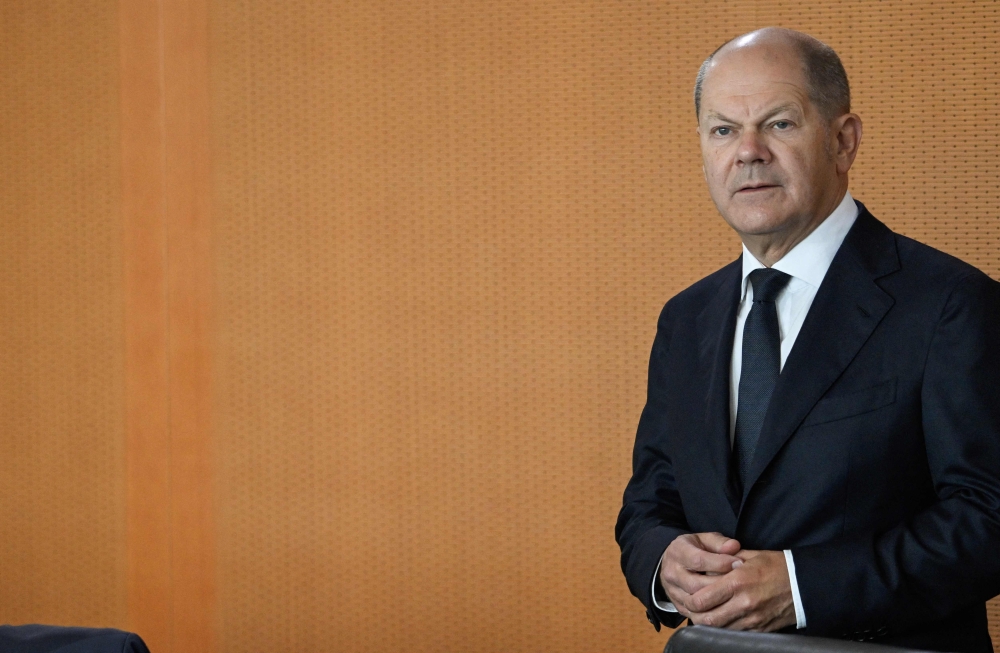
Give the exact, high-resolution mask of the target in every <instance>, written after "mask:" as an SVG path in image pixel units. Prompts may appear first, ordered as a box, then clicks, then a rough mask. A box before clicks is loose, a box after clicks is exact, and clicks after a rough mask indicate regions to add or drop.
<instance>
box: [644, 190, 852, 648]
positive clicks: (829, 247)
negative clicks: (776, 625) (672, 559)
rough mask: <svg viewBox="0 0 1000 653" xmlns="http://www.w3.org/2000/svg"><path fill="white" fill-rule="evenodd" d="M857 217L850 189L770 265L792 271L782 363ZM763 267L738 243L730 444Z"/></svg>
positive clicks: (783, 299)
mask: <svg viewBox="0 0 1000 653" xmlns="http://www.w3.org/2000/svg"><path fill="white" fill-rule="evenodd" d="M857 217H858V207H857V205H856V204H855V203H854V198H852V197H851V194H850V192H848V193H846V194H845V195H844V199H843V200H842V201H841V202H840V204H839V205H838V206H837V208H836V209H834V211H833V213H831V214H830V216H829V217H827V219H826V220H824V221H823V222H821V223H820V224H819V226H818V227H816V228H815V229H814V230H813V231H812V233H810V234H809V235H808V236H806V237H805V239H804V240H803V241H802V242H801V243H799V244H798V245H796V246H795V247H793V248H792V249H791V250H790V251H789V252H788V253H787V254H785V255H784V256H783V257H782V258H781V260H779V261H778V262H777V263H775V264H774V265H772V266H771V267H772V268H774V269H775V270H780V271H781V272H784V273H785V274H787V275H789V276H790V277H791V280H790V281H789V282H788V285H787V286H785V288H784V289H783V290H782V291H781V292H780V293H779V294H778V297H777V298H776V299H775V308H776V309H777V311H778V333H779V337H780V338H781V366H782V367H784V366H785V361H786V360H787V359H788V353H789V352H790V351H791V350H792V346H793V345H794V344H795V339H796V338H797V337H798V335H799V330H800V329H801V328H802V323H803V322H804V321H805V319H806V314H807V313H808V312H809V307H810V306H812V302H813V299H814V298H815V297H816V291H818V290H819V286H820V284H821V283H823V277H825V276H826V272H827V270H829V269H830V263H832V262H833V257H834V256H835V255H836V254H837V250H838V249H840V245H841V243H843V242H844V238H845V237H846V236H847V232H848V231H850V229H851V227H852V226H853V225H854V221H855V220H856V219H857ZM763 267H765V266H764V265H763V264H762V263H761V262H760V261H758V260H757V259H756V258H754V256H753V254H751V253H750V250H748V249H747V247H746V245H744V246H743V286H742V291H741V294H740V309H739V313H738V314H737V316H736V336H735V338H734V339H733V357H732V361H731V363H730V374H729V442H730V445H732V442H733V438H734V437H735V434H736V409H737V408H738V407H739V399H740V373H741V371H742V367H743V326H744V324H746V321H747V315H749V314H750V308H751V307H752V306H753V286H752V285H751V284H749V283H747V277H748V276H749V274H750V273H751V272H753V271H754V270H757V269H759V268H763ZM784 553H785V564H786V565H788V579H789V581H790V582H791V586H792V602H793V603H794V604H795V622H796V627H797V628H805V627H806V613H805V610H804V609H803V608H802V597H801V596H800V595H799V583H798V580H797V579H796V577H795V561H794V560H793V559H792V552H791V551H790V550H787V549H786V550H785V552H784ZM659 576H660V566H659V565H657V566H656V574H655V575H654V576H653V603H654V604H655V605H656V607H657V608H659V609H660V610H664V611H666V612H677V608H675V607H674V604H673V603H669V602H665V601H660V600H658V599H657V598H656V594H657V592H656V581H657V579H658V578H659Z"/></svg>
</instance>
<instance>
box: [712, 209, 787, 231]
mask: <svg viewBox="0 0 1000 653" xmlns="http://www.w3.org/2000/svg"><path fill="white" fill-rule="evenodd" d="M722 218H723V219H724V220H725V221H726V222H727V223H729V226H730V227H732V228H733V229H734V230H736V232H737V233H739V234H740V235H744V234H746V235H750V236H760V235H764V234H770V233H774V232H776V231H780V230H781V229H782V227H784V226H785V225H786V224H787V223H788V221H789V216H787V215H784V214H782V213H778V212H777V211H767V210H762V209H756V210H740V211H728V212H723V213H722Z"/></svg>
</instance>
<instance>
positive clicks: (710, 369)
mask: <svg viewBox="0 0 1000 653" xmlns="http://www.w3.org/2000/svg"><path fill="white" fill-rule="evenodd" d="M742 270H743V263H742V257H741V258H739V259H737V260H736V261H735V262H734V263H732V264H730V265H729V266H728V270H727V274H726V275H725V277H724V278H723V280H722V282H721V283H720V284H719V288H718V291H717V292H716V294H715V296H714V297H713V298H712V300H711V301H710V302H709V303H708V305H707V306H706V307H705V308H704V309H703V310H702V311H701V313H699V315H698V318H697V331H696V333H698V334H699V338H698V371H699V377H700V378H699V383H697V385H696V387H697V388H699V392H701V391H702V390H703V391H704V392H705V395H704V397H705V399H707V402H706V405H705V420H704V424H705V431H704V433H702V434H695V438H696V439H699V440H700V439H704V442H705V446H706V447H707V449H708V451H707V453H708V462H709V467H710V473H711V474H712V476H713V478H711V479H710V481H711V487H713V488H723V492H724V498H725V503H726V504H728V507H729V510H725V509H724V510H722V511H721V513H724V514H725V515H726V517H727V518H728V517H730V516H731V517H732V523H731V524H729V526H730V528H729V529H728V530H724V531H723V532H729V533H734V532H735V530H736V508H737V506H738V505H739V497H738V496H737V494H736V490H735V489H734V487H733V485H732V483H731V478H730V460H731V453H730V451H731V447H730V444H729V375H730V363H731V359H732V355H733V335H734V333H735V331H736V313H737V310H738V309H739V301H740V289H741V285H742V277H743V275H742Z"/></svg>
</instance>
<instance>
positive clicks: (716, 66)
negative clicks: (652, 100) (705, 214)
mask: <svg viewBox="0 0 1000 653" xmlns="http://www.w3.org/2000/svg"><path fill="white" fill-rule="evenodd" d="M830 131H831V130H830V129H829V121H828V120H827V119H826V118H824V116H823V115H822V114H821V113H820V112H819V110H818V109H817V108H816V107H815V106H814V105H813V103H812V101H811V100H810V99H809V93H808V87H807V82H806V76H805V72H804V70H803V67H802V64H801V62H800V59H799V56H798V54H797V53H796V52H795V50H794V49H792V48H791V47H790V46H781V45H777V46H776V45H753V46H749V47H743V48H736V49H734V50H730V51H724V52H722V53H720V54H719V55H716V58H715V59H714V60H713V62H712V65H711V68H709V71H708V74H707V75H706V78H705V81H704V83H703V86H702V99H701V113H700V115H699V116H698V134H699V137H700V140H701V154H702V161H703V163H704V169H705V179H706V180H707V181H708V189H709V192H710V193H711V195H712V200H713V201H714V202H715V206H716V207H717V208H718V209H719V213H721V214H722V217H723V218H724V219H725V220H726V222H728V223H729V225H730V226H731V227H733V229H735V230H736V231H737V232H738V233H740V234H741V235H744V234H753V235H763V234H771V233H777V232H781V231H786V230H789V229H791V230H796V229H798V228H801V227H803V226H804V225H806V224H809V223H813V222H815V221H817V220H822V219H824V218H825V217H826V215H827V214H828V213H829V212H830V211H832V210H833V208H835V204H834V205H833V206H831V204H832V203H834V202H835V201H836V200H837V199H838V198H839V197H840V193H841V187H840V186H841V185H846V180H838V176H837V165H836V162H835V160H834V158H833V155H832V152H833V151H834V148H835V146H836V136H834V135H831V133H830ZM831 139H832V140H831ZM845 187H846V186H845ZM821 213H822V215H820V214H821Z"/></svg>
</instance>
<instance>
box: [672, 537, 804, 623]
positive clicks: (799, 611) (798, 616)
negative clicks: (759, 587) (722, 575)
mask: <svg viewBox="0 0 1000 653" xmlns="http://www.w3.org/2000/svg"><path fill="white" fill-rule="evenodd" d="M785 564H786V565H787V566H788V582H789V583H790V584H791V586H792V603H794V604H795V627H796V628H805V627H806V611H805V608H803V607H802V597H801V596H800V595H799V581H798V580H797V579H796V578H795V560H794V559H793V558H792V552H791V550H789V549H785ZM659 573H660V568H659V567H657V568H656V574H657V575H659ZM654 584H655V579H654Z"/></svg>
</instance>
